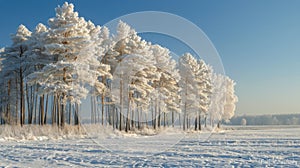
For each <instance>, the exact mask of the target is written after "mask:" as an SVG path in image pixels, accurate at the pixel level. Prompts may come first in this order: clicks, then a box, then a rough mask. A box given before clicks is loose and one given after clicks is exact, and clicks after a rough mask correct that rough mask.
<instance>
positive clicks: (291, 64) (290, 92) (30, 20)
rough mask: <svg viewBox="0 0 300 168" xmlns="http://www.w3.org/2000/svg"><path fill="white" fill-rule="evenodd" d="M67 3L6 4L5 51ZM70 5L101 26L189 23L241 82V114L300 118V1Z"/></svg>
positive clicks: (1, 41) (124, 0) (2, 14)
mask: <svg viewBox="0 0 300 168" xmlns="http://www.w3.org/2000/svg"><path fill="white" fill-rule="evenodd" d="M63 2H64V1H58V0H44V1H37V0H26V1H17V0H0V3H1V5H0V20H1V26H0V47H4V46H8V45H9V44H10V43H11V42H10V37H9V34H11V33H14V32H15V31H16V29H17V27H18V25H19V24H24V25H25V26H26V27H28V28H29V29H31V30H33V29H34V27H35V26H36V25H37V24H38V23H40V22H41V23H44V24H46V23H47V20H48V19H49V18H50V17H53V16H54V15H55V12H54V8H55V7H57V5H62V4H63ZM69 2H72V3H74V5H75V10H77V11H78V12H79V15H80V16H83V17H85V18H86V20H92V21H93V22H94V23H95V24H99V25H103V24H105V23H107V22H108V21H110V20H112V19H115V18H117V17H119V16H122V15H125V14H129V13H132V12H138V11H163V12H170V13H173V14H176V15H179V16H181V17H184V18H186V19H188V20H190V21H191V22H193V23H195V24H196V25H197V26H199V27H200V28H201V29H202V30H203V31H204V32H205V33H206V35H207V36H208V37H209V38H210V40H211V41H212V42H213V44H214V45H215V47H216V49H217V50H218V52H219V54H220V57H221V59H222V61H223V64H224V68H225V71H226V74H227V75H228V76H230V77H231V78H232V79H234V80H235V81H236V82H237V85H236V94H237V95H238V96H239V103H238V104H237V111H236V113H237V114H251V115H252V114H253V115H254V114H282V113H300V10H299V9H300V1H299V0H286V1H284V0H264V1H261V0H251V1H250V0H247V1H246V0H228V1H221V0H203V1H202V0H199V1H198V0H197V1H196V0H195V1H183V0H182V1H177V0H163V1H158V0H154V1H145V0H143V1H140V0H139V1H138V0H118V1H98V0H94V1H92V0H86V1H69ZM174 47H175V46H174ZM175 48H176V47H175ZM171 50H172V47H171ZM174 50H176V49H174Z"/></svg>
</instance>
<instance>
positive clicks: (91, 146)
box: [0, 126, 300, 167]
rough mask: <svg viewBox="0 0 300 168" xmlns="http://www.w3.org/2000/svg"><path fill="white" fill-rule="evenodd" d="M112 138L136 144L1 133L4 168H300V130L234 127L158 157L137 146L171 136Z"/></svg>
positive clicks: (194, 136) (189, 139)
mask: <svg viewBox="0 0 300 168" xmlns="http://www.w3.org/2000/svg"><path fill="white" fill-rule="evenodd" d="M2 129H3V128H1V130H2ZM168 132H170V130H168ZM109 133H110V134H111V135H112V136H110V139H109V138H107V139H106V140H107V141H109V140H111V139H117V140H118V141H119V144H118V145H119V146H120V147H121V146H122V144H123V141H124V140H125V139H127V138H130V140H132V143H128V146H127V147H126V149H120V150H109V149H105V148H104V147H102V146H101V145H99V144H97V143H95V139H94V138H88V137H86V136H82V137H80V138H78V137H77V138H75V137H73V138H70V137H67V138H66V137H65V138H49V137H48V136H39V138H36V139H34V138H33V139H32V140H29V139H27V140H18V139H17V138H15V139H14V138H13V137H11V138H10V139H9V138H8V139H5V136H4V135H3V134H2V133H1V135H0V149H1V150H0V156H1V157H0V167H71V166H72V167H120V166H122V167H133V166H134V167H141V166H142V167H175V166H177V167H178V166H180V167H204V166H205V167H274V166H278V167H299V166H300V126H289V127H286V126H285V127H232V128H226V129H225V130H223V131H219V132H218V133H213V134H212V135H211V136H210V137H209V139H203V136H206V135H205V134H206V133H208V132H206V133H201V134H198V133H187V134H185V135H184V137H182V139H181V140H180V141H179V142H178V143H177V144H176V145H174V146H171V147H170V148H169V149H166V150H162V151H161V152H159V153H155V154H152V155H143V154H141V153H137V152H134V150H132V149H135V148H136V146H135V145H136V144H137V143H136V142H139V140H140V139H143V138H145V137H147V138H152V140H153V141H155V140H156V141H160V142H161V143H163V142H164V140H166V141H169V139H167V138H168V136H166V134H162V136H159V135H157V136H156V135H153V136H141V135H139V134H134V133H132V134H124V133H122V132H111V131H109ZM177 134H178V135H177ZM208 134H209V133H208ZM125 135H127V136H125ZM170 135H173V136H175V135H176V136H182V133H181V132H178V131H173V132H171V133H170ZM33 137H34V136H33ZM164 137H166V138H164ZM124 138H125V139H124ZM149 146H151V144H149ZM131 150H132V151H131Z"/></svg>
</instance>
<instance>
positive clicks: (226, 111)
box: [210, 74, 238, 127]
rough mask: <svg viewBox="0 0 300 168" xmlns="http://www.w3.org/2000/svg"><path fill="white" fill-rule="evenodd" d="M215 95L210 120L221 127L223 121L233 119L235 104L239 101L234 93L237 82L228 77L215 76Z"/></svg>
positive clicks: (213, 94) (213, 95)
mask: <svg viewBox="0 0 300 168" xmlns="http://www.w3.org/2000/svg"><path fill="white" fill-rule="evenodd" d="M212 81H213V93H212V99H211V104H210V118H211V123H213V121H217V122H218V127H220V122H221V120H229V119H231V118H232V117H233V115H234V111H235V104H236V102H237V101H238V98H237V96H236V95H235V93H234V86H235V82H234V81H233V80H232V79H230V78H229V77H227V76H224V75H221V74H213V79H212Z"/></svg>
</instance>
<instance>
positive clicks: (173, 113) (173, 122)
mask: <svg viewBox="0 0 300 168" xmlns="http://www.w3.org/2000/svg"><path fill="white" fill-rule="evenodd" d="M172 127H174V111H172Z"/></svg>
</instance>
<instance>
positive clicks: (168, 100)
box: [151, 45, 180, 127]
mask: <svg viewBox="0 0 300 168" xmlns="http://www.w3.org/2000/svg"><path fill="white" fill-rule="evenodd" d="M151 50H152V52H153V56H154V59H155V66H156V68H157V72H156V73H157V74H159V76H160V78H159V79H158V80H155V81H154V83H153V86H154V88H156V91H155V92H154V94H156V95H153V97H154V98H155V99H154V101H153V103H154V104H155V106H154V109H155V115H154V116H155V118H156V116H157V111H158V119H157V120H158V122H156V119H154V127H156V124H158V127H159V126H160V123H161V114H163V115H164V122H163V123H164V126H166V118H167V117H166V114H168V113H172V118H171V120H172V125H173V126H174V113H179V112H180V106H179V100H180V94H179V90H180V88H179V85H178V82H179V80H180V75H179V71H178V69H177V68H176V62H175V60H173V59H172V58H171V55H170V51H169V50H168V49H167V48H163V47H161V46H159V45H152V46H151ZM157 107H158V109H157Z"/></svg>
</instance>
